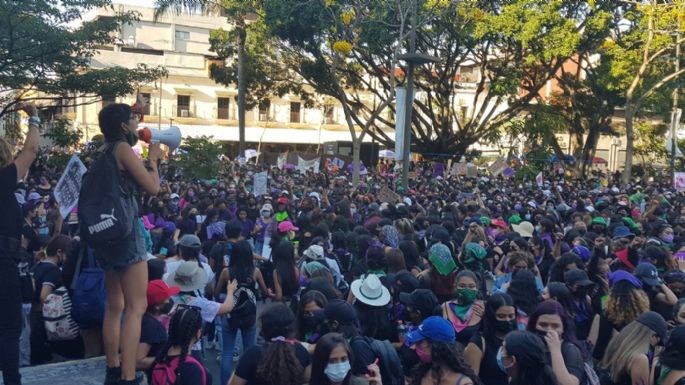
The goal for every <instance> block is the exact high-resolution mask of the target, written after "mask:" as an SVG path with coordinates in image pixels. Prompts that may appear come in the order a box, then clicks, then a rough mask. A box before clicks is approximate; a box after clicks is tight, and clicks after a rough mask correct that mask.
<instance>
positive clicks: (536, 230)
mask: <svg viewBox="0 0 685 385" xmlns="http://www.w3.org/2000/svg"><path fill="white" fill-rule="evenodd" d="M540 231H542V226H535V232H536V233H538V234H540Z"/></svg>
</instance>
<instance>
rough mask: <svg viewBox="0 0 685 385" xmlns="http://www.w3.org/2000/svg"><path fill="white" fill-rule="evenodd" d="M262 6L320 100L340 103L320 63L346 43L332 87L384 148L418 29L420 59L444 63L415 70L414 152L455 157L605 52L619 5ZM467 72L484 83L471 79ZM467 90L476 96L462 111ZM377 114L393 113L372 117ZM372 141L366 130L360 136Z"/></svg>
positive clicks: (539, 0) (521, 0) (523, 0)
mask: <svg viewBox="0 0 685 385" xmlns="http://www.w3.org/2000/svg"><path fill="white" fill-rule="evenodd" d="M265 3H266V4H268V6H265V13H266V20H267V24H269V25H270V27H271V28H272V30H273V33H274V34H275V35H276V36H278V37H279V38H281V39H282V40H284V41H285V42H286V43H287V44H286V46H287V47H296V48H297V49H298V50H299V52H298V54H299V59H298V62H299V63H301V65H300V67H301V68H302V70H301V71H300V72H302V73H303V76H304V77H305V79H307V80H308V81H309V82H312V83H313V84H315V86H314V88H315V89H316V90H317V92H323V93H328V94H329V95H331V96H334V97H335V93H334V92H331V91H329V89H332V90H335V87H334V86H331V85H334V84H335V81H332V80H331V79H330V78H329V79H326V76H328V74H329V73H330V71H327V70H326V69H327V68H326V64H329V63H331V60H325V59H323V58H325V57H326V56H325V55H326V54H327V52H328V51H327V50H326V49H325V48H326V47H329V46H330V40H332V39H334V38H340V37H345V38H346V40H345V39H342V40H341V41H340V43H342V42H343V41H345V42H347V43H348V44H349V46H347V47H345V48H346V50H347V53H346V55H345V56H344V58H345V61H344V62H342V61H340V62H338V64H339V65H340V66H339V67H338V72H337V75H336V76H337V78H335V79H337V80H339V82H338V83H339V84H341V85H342V86H343V87H344V89H345V91H346V98H340V97H338V99H339V100H341V99H343V100H342V101H341V103H343V102H344V103H343V105H345V104H349V105H350V106H352V107H353V108H350V109H349V111H347V112H348V113H349V116H350V119H351V120H352V121H353V123H354V125H356V126H357V127H361V128H363V127H365V125H366V123H367V122H369V119H371V120H373V122H372V123H371V126H374V125H378V126H381V127H382V128H384V129H381V130H373V131H372V132H368V134H369V135H371V136H373V137H374V138H375V139H376V140H378V141H379V142H380V143H382V144H383V145H386V146H392V145H393V142H394V141H393V137H392V133H391V132H390V131H392V127H394V125H395V116H394V115H395V114H394V112H395V111H396V108H395V106H394V105H393V99H394V92H395V86H396V85H402V84H403V83H404V81H405V79H404V74H405V73H406V72H407V67H406V65H405V64H404V63H402V62H398V61H397V60H394V61H393V60H392V59H393V58H396V56H397V55H395V53H396V52H401V51H403V50H405V49H406V44H407V43H406V36H407V35H408V34H409V32H411V29H409V27H411V28H412V29H414V30H415V32H416V34H417V37H416V46H417V49H418V51H419V52H423V53H427V54H430V55H432V56H434V57H437V58H438V59H439V62H438V63H435V64H430V65H425V66H421V67H418V68H417V70H416V74H417V76H416V79H415V83H416V86H417V98H416V100H415V102H414V106H415V109H416V111H417V113H416V114H413V116H412V130H413V135H412V148H413V151H417V152H421V153H434V154H435V153H438V154H450V155H456V156H457V157H458V156H460V155H462V154H464V153H465V151H466V149H467V148H468V147H469V146H470V145H472V144H474V143H476V142H477V141H479V140H483V139H489V140H493V139H494V138H495V137H496V136H497V135H498V134H499V131H498V128H500V127H502V126H503V125H505V124H506V123H507V122H509V121H510V120H511V119H512V118H514V117H516V116H517V115H519V114H520V113H522V112H524V110H525V108H526V107H527V106H528V105H529V104H530V102H531V101H533V100H535V98H536V97H537V95H538V91H539V90H540V89H541V88H543V86H544V85H545V84H546V82H547V80H549V79H550V78H551V77H553V76H554V74H555V73H556V72H557V71H558V70H559V68H561V66H562V65H563V63H564V62H565V61H566V60H568V59H569V58H571V57H573V56H574V55H576V54H577V53H578V52H585V51H586V50H588V49H590V48H591V47H593V46H596V45H597V42H598V41H600V42H601V41H602V39H603V38H604V36H605V34H606V30H607V26H608V23H609V21H610V19H611V13H610V12H609V10H610V9H611V6H612V4H613V3H612V2H611V1H609V0H604V1H592V2H586V1H577V0H576V1H570V0H569V1H543V0H514V1H470V2H463V1H447V0H445V1H435V0H431V1H419V0H416V1H406V2H398V3H397V4H399V6H398V5H394V4H395V3H393V2H380V1H370V2H369V1H367V2H365V6H363V7H357V6H355V5H354V4H355V2H354V1H324V2H323V3H319V2H316V1H297V0H290V1H276V0H272V1H266V2H265ZM389 3H390V5H388V4H389ZM414 4H416V6H417V9H418V16H417V19H418V22H417V23H413V25H412V23H409V22H408V18H407V13H406V12H405V13H402V12H400V11H399V10H404V11H406V10H407V9H409V6H411V5H414ZM327 9H339V10H340V11H337V12H334V14H341V15H344V14H345V10H354V16H352V17H351V19H352V20H353V21H352V23H353V25H351V27H352V28H344V27H345V26H344V25H343V26H341V25H340V24H339V23H337V22H336V21H337V20H335V19H334V18H327V17H326V14H327V13H326V10H327ZM293 15H297V16H296V17H294V16H293ZM322 15H323V16H322ZM352 23H351V24H352ZM349 31H351V33H350V32H349ZM341 34H342V36H341ZM465 67H469V68H473V69H475V70H476V72H477V73H478V74H479V75H476V76H475V77H474V79H468V80H467V79H464V78H465V75H464V74H463V73H462V72H461V70H462V68H465ZM331 76H332V75H331ZM335 79H334V80H335ZM465 89H468V90H467V91H466V92H470V93H471V96H469V97H464V98H465V100H464V101H459V100H458V98H459V97H463V93H462V94H461V96H460V92H462V91H464V90H465ZM372 100H375V101H376V102H375V103H374V102H373V101H372ZM379 106H382V107H384V108H385V107H388V108H389V109H390V110H391V113H390V114H385V113H378V114H374V112H376V111H377V110H378V107H379ZM365 134H366V131H363V130H362V131H361V134H360V136H363V135H365ZM353 135H354V134H353Z"/></svg>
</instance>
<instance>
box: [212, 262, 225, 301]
mask: <svg viewBox="0 0 685 385" xmlns="http://www.w3.org/2000/svg"><path fill="white" fill-rule="evenodd" d="M226 282H228V269H226V268H224V269H223V270H221V275H219V280H218V281H217V283H216V286H214V298H219V297H220V296H221V288H222V287H224V285H225V284H226Z"/></svg>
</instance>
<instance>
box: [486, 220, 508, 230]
mask: <svg viewBox="0 0 685 385" xmlns="http://www.w3.org/2000/svg"><path fill="white" fill-rule="evenodd" d="M490 225H492V226H497V227H501V228H503V229H506V228H509V226H507V224H506V223H505V222H504V221H503V220H501V219H493V220H492V221H491V223H490Z"/></svg>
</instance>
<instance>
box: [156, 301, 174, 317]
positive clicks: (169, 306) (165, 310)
mask: <svg viewBox="0 0 685 385" xmlns="http://www.w3.org/2000/svg"><path fill="white" fill-rule="evenodd" d="M173 308H174V303H173V302H171V301H169V302H167V303H165V304H164V306H162V307H161V308H159V311H160V313H161V314H169V313H170V312H171V309H173Z"/></svg>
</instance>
